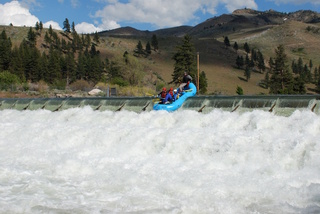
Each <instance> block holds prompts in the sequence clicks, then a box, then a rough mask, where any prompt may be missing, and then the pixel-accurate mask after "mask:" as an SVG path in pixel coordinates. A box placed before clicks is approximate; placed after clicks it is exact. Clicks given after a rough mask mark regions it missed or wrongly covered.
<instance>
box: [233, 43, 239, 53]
mask: <svg viewBox="0 0 320 214" xmlns="http://www.w3.org/2000/svg"><path fill="white" fill-rule="evenodd" d="M233 49H234V50H235V51H238V49H239V46H238V43H237V42H234V44H233Z"/></svg>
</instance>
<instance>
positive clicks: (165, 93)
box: [158, 87, 167, 104]
mask: <svg viewBox="0 0 320 214" xmlns="http://www.w3.org/2000/svg"><path fill="white" fill-rule="evenodd" d="M166 96H167V89H166V88H165V87H163V88H162V91H161V92H160V93H159V94H158V97H159V98H160V103H162V104H163V103H165V99H166Z"/></svg>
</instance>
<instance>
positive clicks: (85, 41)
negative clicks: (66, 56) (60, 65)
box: [84, 34, 91, 48]
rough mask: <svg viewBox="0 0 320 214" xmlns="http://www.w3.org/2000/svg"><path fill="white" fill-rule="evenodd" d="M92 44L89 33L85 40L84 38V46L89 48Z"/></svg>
mask: <svg viewBox="0 0 320 214" xmlns="http://www.w3.org/2000/svg"><path fill="white" fill-rule="evenodd" d="M90 45H91V38H90V35H89V34H86V37H85V40H84V47H86V48H89V47H90Z"/></svg>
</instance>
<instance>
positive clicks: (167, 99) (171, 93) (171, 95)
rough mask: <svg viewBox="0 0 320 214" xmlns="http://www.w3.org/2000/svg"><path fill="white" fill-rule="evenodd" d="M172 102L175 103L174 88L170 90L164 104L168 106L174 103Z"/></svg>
mask: <svg viewBox="0 0 320 214" xmlns="http://www.w3.org/2000/svg"><path fill="white" fill-rule="evenodd" d="M172 101H173V88H170V90H169V91H168V93H167V95H166V98H165V99H164V102H163V103H164V104H166V103H168V102H172Z"/></svg>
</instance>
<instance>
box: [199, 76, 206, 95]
mask: <svg viewBox="0 0 320 214" xmlns="http://www.w3.org/2000/svg"><path fill="white" fill-rule="evenodd" d="M207 87H208V79H207V76H206V73H205V72H204V71H201V73H200V75H199V93H200V94H205V93H206V92H207Z"/></svg>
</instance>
